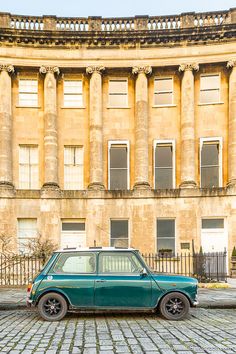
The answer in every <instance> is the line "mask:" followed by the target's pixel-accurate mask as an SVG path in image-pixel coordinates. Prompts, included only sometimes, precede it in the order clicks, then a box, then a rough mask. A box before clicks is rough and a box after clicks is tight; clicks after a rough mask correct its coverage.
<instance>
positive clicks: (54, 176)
mask: <svg viewBox="0 0 236 354" xmlns="http://www.w3.org/2000/svg"><path fill="white" fill-rule="evenodd" d="M39 72H40V74H45V79H44V167H45V168H44V184H43V188H48V187H49V188H50V187H52V188H59V186H58V142H57V82H56V75H58V74H59V72H60V71H59V68H58V67H51V66H47V67H46V66H42V67H41V68H40V69H39Z"/></svg>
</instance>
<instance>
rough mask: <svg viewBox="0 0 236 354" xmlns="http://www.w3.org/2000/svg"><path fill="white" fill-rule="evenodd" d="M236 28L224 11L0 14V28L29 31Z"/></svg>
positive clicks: (235, 16)
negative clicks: (132, 14)
mask: <svg viewBox="0 0 236 354" xmlns="http://www.w3.org/2000/svg"><path fill="white" fill-rule="evenodd" d="M234 23H235V24H236V8H233V9H230V10H227V11H217V12H205V13H195V12H191V13H183V14H181V15H171V16H135V17H120V18H102V17H88V18H86V17H70V18H69V17H56V16H41V17H38V16H19V15H11V14H9V13H3V12H2V13H0V28H11V29H16V30H17V29H18V30H33V31H43V30H46V31H67V32H68V31H76V32H80V31H83V32H89V31H102V32H114V31H117V32H119V31H138V30H145V31H148V30H149V31H161V30H178V29H181V28H196V27H207V26H220V25H224V24H234Z"/></svg>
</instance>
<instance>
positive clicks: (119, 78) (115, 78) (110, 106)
mask: <svg viewBox="0 0 236 354" xmlns="http://www.w3.org/2000/svg"><path fill="white" fill-rule="evenodd" d="M110 81H126V94H125V95H122V96H126V103H125V105H124V106H113V105H111V103H110V95H112V94H111V93H110ZM128 93H129V85H128V78H127V77H123V78H122V77H111V78H109V80H108V107H109V108H128V104H129V98H128Z"/></svg>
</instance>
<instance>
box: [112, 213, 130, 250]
mask: <svg viewBox="0 0 236 354" xmlns="http://www.w3.org/2000/svg"><path fill="white" fill-rule="evenodd" d="M112 221H128V248H129V247H130V227H131V225H130V224H131V223H130V220H129V218H110V222H109V247H112V246H111V222H112Z"/></svg>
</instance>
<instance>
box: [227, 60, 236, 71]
mask: <svg viewBox="0 0 236 354" xmlns="http://www.w3.org/2000/svg"><path fill="white" fill-rule="evenodd" d="M235 66H236V58H233V59H230V60H229V61H228V62H227V65H226V67H227V69H231V68H234V67H235Z"/></svg>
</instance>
